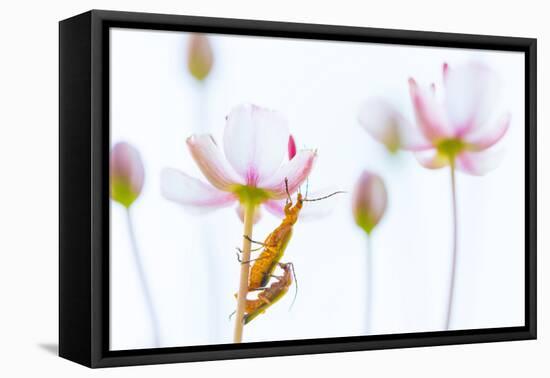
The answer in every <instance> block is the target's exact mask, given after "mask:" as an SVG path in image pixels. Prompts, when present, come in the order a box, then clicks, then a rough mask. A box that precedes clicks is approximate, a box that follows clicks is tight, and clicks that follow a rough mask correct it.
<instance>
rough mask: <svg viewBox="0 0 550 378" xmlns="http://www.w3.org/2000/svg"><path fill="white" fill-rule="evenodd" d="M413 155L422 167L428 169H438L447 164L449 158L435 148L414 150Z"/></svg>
mask: <svg viewBox="0 0 550 378" xmlns="http://www.w3.org/2000/svg"><path fill="white" fill-rule="evenodd" d="M414 157H415V158H416V160H418V162H419V163H420V164H421V165H422V166H423V167H424V168H428V169H438V168H442V167H444V166H446V165H448V164H449V159H448V158H447V157H446V156H444V155H441V154H440V153H438V152H437V150H436V149H432V150H428V151H421V152H415V154H414Z"/></svg>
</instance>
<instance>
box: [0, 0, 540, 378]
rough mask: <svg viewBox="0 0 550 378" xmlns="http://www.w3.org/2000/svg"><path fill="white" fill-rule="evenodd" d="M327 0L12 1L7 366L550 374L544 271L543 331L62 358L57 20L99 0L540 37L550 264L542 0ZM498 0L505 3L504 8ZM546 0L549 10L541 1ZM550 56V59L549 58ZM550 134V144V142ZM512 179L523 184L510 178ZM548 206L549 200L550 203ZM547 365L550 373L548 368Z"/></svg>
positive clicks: (161, 371)
mask: <svg viewBox="0 0 550 378" xmlns="http://www.w3.org/2000/svg"><path fill="white" fill-rule="evenodd" d="M331 4H332V6H329V5H328V4H327V5H326V6H323V5H319V4H318V3H317V2H313V1H312V2H309V1H303V2H300V3H297V2H290V1H289V2H284V1H277V2H273V3H267V4H256V3H255V2H244V1H242V2H240V1H233V2H231V3H230V4H229V3H227V4H226V2H221V1H220V2H214V1H202V2H200V3H199V2H197V3H193V4H182V3H181V1H174V2H163V3H162V4H156V5H152V4H148V3H147V2H139V1H132V2H123V1H119V2H115V1H110V2H107V1H95V2H91V1H90V2H79V3H78V4H75V3H73V2H58V3H56V4H53V3H48V4H42V3H39V2H35V3H25V2H21V3H19V4H18V5H10V7H7V6H5V7H4V9H3V15H4V18H3V22H2V24H1V26H0V28H1V33H0V35H1V37H0V38H1V42H2V44H1V46H2V60H1V61H0V65H1V68H2V69H1V70H0V75H1V76H0V83H1V88H2V89H1V91H2V92H1V93H2V96H3V98H2V100H3V101H2V104H3V106H2V108H1V111H0V125H1V130H2V135H1V137H0V144H1V145H0V158H1V160H0V161H2V165H1V167H2V171H3V173H2V174H3V176H2V177H4V180H3V181H2V184H3V185H2V186H1V188H0V191H1V192H0V194H1V195H0V213H1V214H2V216H1V219H2V226H3V227H2V230H3V232H2V233H1V238H0V239H1V248H0V250H1V251H2V257H3V259H2V263H1V264H0V284H1V286H0V287H1V288H2V289H1V295H2V313H1V314H2V315H0V317H1V320H2V321H1V323H0V327H1V328H0V335H1V336H2V343H1V344H0V345H1V346H0V356H1V357H0V359H1V361H2V364H1V365H0V369H1V370H2V373H3V374H2V375H3V376H4V375H5V376H9V377H11V376H14V377H18V376H28V375H31V374H33V375H38V374H48V375H57V376H71V377H75V376H76V377H79V376H88V375H96V376H99V375H105V376H120V377H124V376H144V377H145V376H150V375H160V376H183V375H189V376H200V375H208V376H210V375H212V376H214V375H217V376H224V377H231V376H242V375H250V374H252V373H251V372H254V373H253V374H256V373H258V374H262V375H264V376H279V375H281V374H293V373H302V374H303V373H307V374H318V375H320V376H334V375H336V374H342V373H344V374H347V375H350V376H365V375H369V374H371V375H374V376H404V375H407V376H422V377H439V376H446V377H463V376H464V375H474V376H481V375H482V374H485V375H488V374H490V375H492V376H494V375H499V376H518V375H524V374H525V375H530V376H546V375H547V373H548V370H549V366H548V362H547V355H548V352H547V348H548V342H547V341H546V339H547V336H548V334H547V333H548V332H547V330H548V328H547V327H545V324H544V319H543V314H544V313H545V312H546V311H545V309H547V302H546V301H543V300H542V296H543V295H544V293H545V292H546V289H547V287H548V280H547V279H546V278H544V277H542V275H540V274H539V276H540V278H539V320H540V321H541V324H540V328H539V340H538V341H529V342H513V343H511V342H510V343H498V344H484V345H461V346H450V347H437V348H417V349H408V350H392V351H374V352H359V353H347V354H332V355H320V356H303V357H285V358H271V359H258V360H243V361H224V362H209V363H197V364H187V365H167V366H156V367H151V366H150V367H136V368H122V369H110V370H103V371H89V370H86V369H84V368H81V367H78V366H77V365H75V364H73V363H70V362H67V361H63V360H61V359H58V358H56V357H54V355H53V354H52V352H51V350H52V349H54V348H55V343H56V339H57V245H58V237H57V205H58V202H57V191H58V184H57V146H58V144H57V135H58V134H57V53H58V50H57V24H56V23H57V21H58V20H60V19H63V18H66V17H70V16H72V15H74V14H77V13H80V12H82V11H85V10H88V9H90V8H106V9H120V10H136V11H155V12H164V13H180V14H195V15H208V16H224V17H241V18H255V19H270V20H283V21H299V22H316V23H332V24H349V25H359V26H376V27H388V28H403V29H418V30H437V31H452V32H470V33H484V34H500V35H516V36H528V37H538V38H539V66H540V67H541V69H540V70H539V106H540V110H539V119H538V121H539V185H538V191H539V197H540V198H539V251H540V253H539V273H540V272H541V271H542V270H543V269H545V268H544V266H545V264H546V259H545V256H544V254H543V252H544V250H545V249H546V246H545V241H546V238H545V237H544V236H543V231H544V229H545V227H547V225H546V224H545V219H546V217H545V216H543V214H542V213H543V210H544V209H545V207H548V205H547V202H546V201H545V199H544V197H543V196H542V193H543V192H544V190H545V188H546V187H547V186H548V174H543V167H544V165H545V161H546V160H548V159H550V156H548V153H547V152H545V151H544V150H543V149H542V144H543V143H544V142H545V139H547V135H546V133H545V132H544V124H545V121H546V118H547V116H546V113H545V112H544V109H543V107H542V104H543V101H544V93H543V92H544V91H546V90H547V88H548V86H549V85H550V83H549V82H548V79H547V76H546V75H545V74H544V65H545V60H544V59H545V48H547V47H548V46H549V45H548V42H547V41H548V38H550V30H549V29H548V27H547V26H545V23H546V21H547V20H546V14H547V12H544V10H543V9H542V5H538V4H542V3H541V2H534V1H523V2H521V3H517V2H514V3H513V5H509V6H507V5H505V4H504V3H503V2H498V3H496V2H495V3H494V4H492V3H487V4H483V3H480V2H468V1H462V2H456V3H451V4H449V3H442V2H436V1H417V2H414V4H412V3H411V2H406V1H399V2H392V1H387V2H384V3H376V4H370V5H369V4H367V3H365V2H361V3H358V4H351V3H348V2H345V1H341V2H338V3H337V4H334V3H331ZM496 4H498V7H496ZM537 7H538V9H537ZM546 65H548V64H546ZM546 143H550V140H549V141H546ZM511 184H513V183H511ZM546 210H547V211H548V210H550V209H546ZM545 373H546V374H545Z"/></svg>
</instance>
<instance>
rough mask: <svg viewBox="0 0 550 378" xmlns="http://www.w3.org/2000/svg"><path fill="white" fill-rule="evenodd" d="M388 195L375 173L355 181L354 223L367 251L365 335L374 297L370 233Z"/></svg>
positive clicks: (364, 173)
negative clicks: (363, 239) (361, 232)
mask: <svg viewBox="0 0 550 378" xmlns="http://www.w3.org/2000/svg"><path fill="white" fill-rule="evenodd" d="M387 203H388V193H387V190H386V185H385V184H384V180H382V178H381V177H380V176H378V175H377V174H376V173H373V172H370V171H367V170H365V171H363V172H362V173H361V175H360V176H359V179H358V180H357V183H356V185H355V189H354V191H353V198H352V210H353V216H354V219H355V223H356V224H357V225H358V226H359V227H360V228H361V229H362V230H363V231H364V232H365V235H366V241H367V251H366V253H365V274H364V275H365V281H366V295H365V333H366V334H371V333H372V332H373V330H372V312H373V311H372V306H373V303H374V301H373V295H374V252H373V249H372V240H371V239H372V232H373V230H374V229H375V228H376V226H377V225H378V223H379V222H380V220H381V219H382V217H383V216H384V213H385V211H386V206H387Z"/></svg>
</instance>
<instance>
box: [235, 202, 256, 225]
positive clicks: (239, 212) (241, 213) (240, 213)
mask: <svg viewBox="0 0 550 378" xmlns="http://www.w3.org/2000/svg"><path fill="white" fill-rule="evenodd" d="M235 211H236V212H237V215H238V217H239V219H240V220H241V222H243V223H244V207H243V205H241V204H238V205H237V207H236V208H235ZM260 219H262V212H261V210H260V208H259V207H257V208H256V211H255V212H254V219H253V220H252V222H253V223H254V224H256V223H258V222H259V221H260Z"/></svg>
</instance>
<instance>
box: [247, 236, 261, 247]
mask: <svg viewBox="0 0 550 378" xmlns="http://www.w3.org/2000/svg"><path fill="white" fill-rule="evenodd" d="M243 238H245V239H246V240H248V241H249V242H251V243H254V244H259V245H261V246H262V247H265V246H266V244H265V243H264V242H259V241H256V240H252V239H251V238H250V236H248V235H243Z"/></svg>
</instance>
